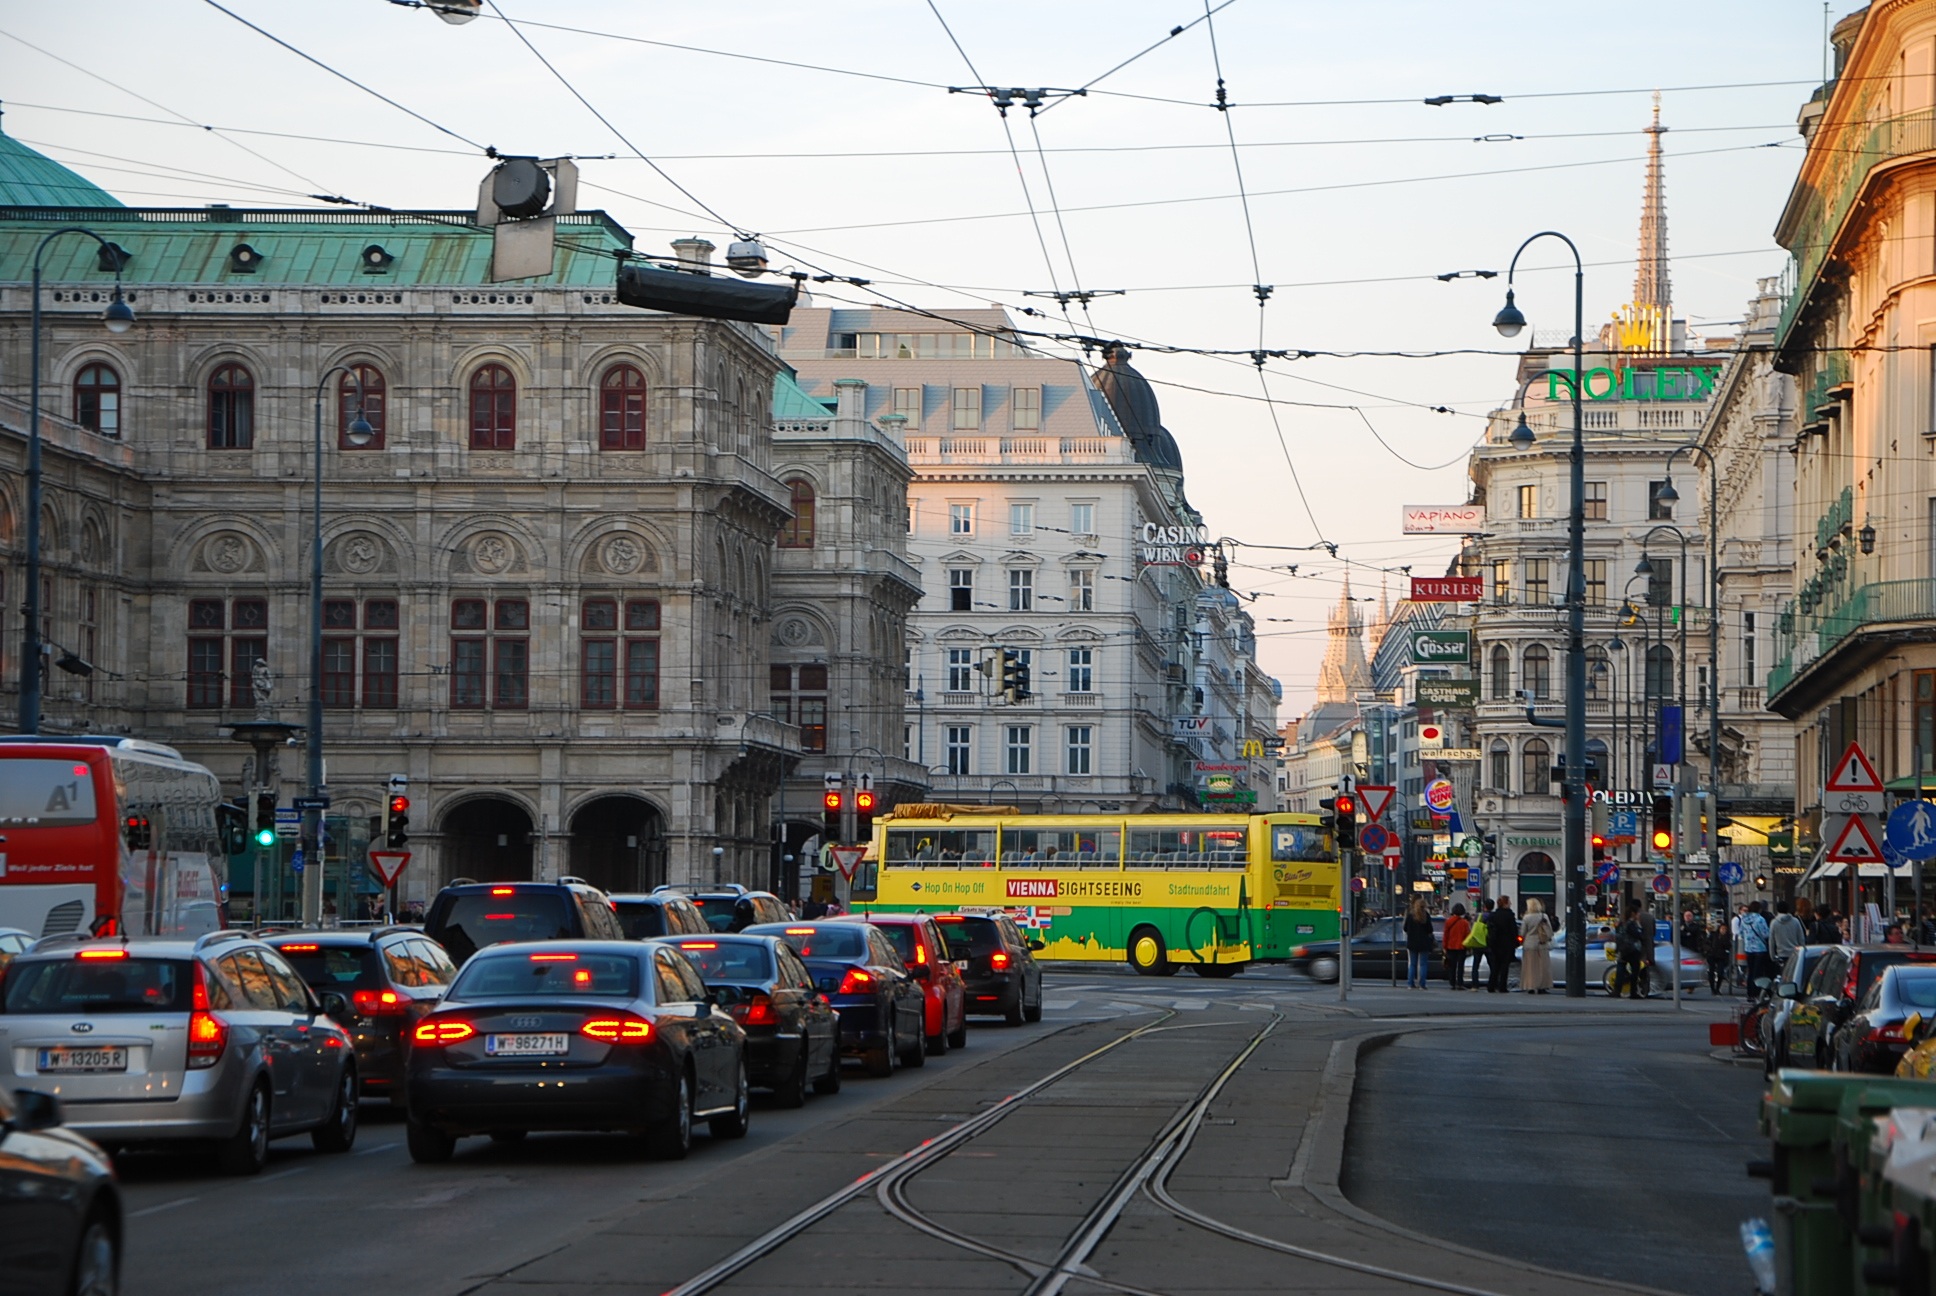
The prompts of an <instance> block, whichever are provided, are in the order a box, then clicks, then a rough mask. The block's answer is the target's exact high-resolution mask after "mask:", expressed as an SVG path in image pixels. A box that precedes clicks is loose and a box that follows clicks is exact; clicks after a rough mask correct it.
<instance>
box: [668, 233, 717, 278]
mask: <svg viewBox="0 0 1936 1296" xmlns="http://www.w3.org/2000/svg"><path fill="white" fill-rule="evenodd" d="M672 250H673V251H674V252H676V253H677V254H678V256H679V268H680V269H681V270H685V271H689V272H691V273H692V274H702V275H709V274H711V273H712V272H713V244H712V243H711V242H710V241H709V240H707V239H703V238H700V237H699V236H698V235H697V234H695V235H693V236H692V237H691V238H682V239H674V240H672Z"/></svg>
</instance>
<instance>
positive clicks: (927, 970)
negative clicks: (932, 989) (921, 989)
mask: <svg viewBox="0 0 1936 1296" xmlns="http://www.w3.org/2000/svg"><path fill="white" fill-rule="evenodd" d="M908 971H909V972H911V973H913V974H914V979H915V980H916V981H932V980H933V979H934V969H933V968H931V967H929V966H928V965H927V964H926V963H916V964H915V965H914V966H913V967H911V968H909V969H908Z"/></svg>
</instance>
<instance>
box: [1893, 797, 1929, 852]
mask: <svg viewBox="0 0 1936 1296" xmlns="http://www.w3.org/2000/svg"><path fill="white" fill-rule="evenodd" d="M1887 837H1888V846H1889V849H1890V850H1891V851H1893V852H1895V853H1896V854H1898V855H1901V856H1902V857H1903V858H1904V859H1912V860H1926V859H1931V858H1936V802H1932V801H1905V802H1903V803H1902V804H1901V805H1899V806H1897V807H1896V808H1895V809H1894V810H1892V811H1890V812H1889V827H1888V832H1887Z"/></svg>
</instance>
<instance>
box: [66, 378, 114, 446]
mask: <svg viewBox="0 0 1936 1296" xmlns="http://www.w3.org/2000/svg"><path fill="white" fill-rule="evenodd" d="M74 421H75V422H76V423H79V424H80V425H81V426H82V427H84V428H86V429H87V430H88V431H90V432H99V433H100V434H101V435H102V436H108V437H118V436H120V435H121V375H120V374H118V373H116V372H114V370H112V369H110V368H109V367H108V366H106V365H104V364H91V365H89V366H88V367H87V368H85V369H83V370H81V371H80V372H79V373H78V374H75V375H74Z"/></svg>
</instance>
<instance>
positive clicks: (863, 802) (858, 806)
mask: <svg viewBox="0 0 1936 1296" xmlns="http://www.w3.org/2000/svg"><path fill="white" fill-rule="evenodd" d="M854 809H855V810H858V811H859V812H860V813H861V814H873V813H874V794H873V793H872V792H868V791H860V792H856V793H854Z"/></svg>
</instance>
